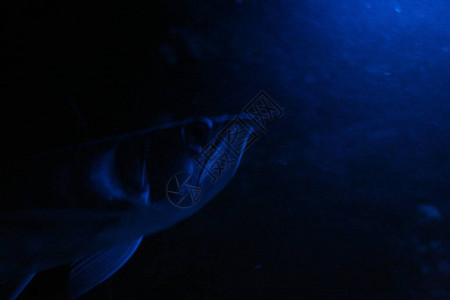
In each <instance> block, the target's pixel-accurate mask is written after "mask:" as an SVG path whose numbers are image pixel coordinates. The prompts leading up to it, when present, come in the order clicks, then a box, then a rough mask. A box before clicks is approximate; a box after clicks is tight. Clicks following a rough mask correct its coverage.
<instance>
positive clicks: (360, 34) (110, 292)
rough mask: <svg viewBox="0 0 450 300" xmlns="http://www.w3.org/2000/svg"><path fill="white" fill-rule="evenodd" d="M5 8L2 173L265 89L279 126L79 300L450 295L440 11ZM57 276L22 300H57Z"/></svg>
mask: <svg viewBox="0 0 450 300" xmlns="http://www.w3.org/2000/svg"><path fill="white" fill-rule="evenodd" d="M1 6H2V10H1V11H2V18H1V28H2V29H1V36H2V40H3V41H2V48H3V55H2V56H1V58H0V59H1V62H2V65H3V67H2V70H3V71H2V72H1V73H2V75H1V76H2V77H1V93H2V104H1V105H2V108H1V109H0V114H1V118H0V119H1V120H0V122H1V133H2V136H3V139H2V143H1V145H2V160H3V161H7V160H12V159H20V158H22V157H25V156H27V155H30V154H33V153H39V152H42V151H46V150H50V149H55V148H59V147H63V146H67V145H73V144H77V143H82V142H86V141H90V140H95V139H99V138H102V137H106V136H111V135H115V134H120V133H127V132H132V131H134V130H137V129H142V128H146V127H149V126H151V125H154V124H161V123H164V122H169V121H172V120H176V119H180V118H183V117H187V116H192V115H219V114H223V113H237V112H240V111H241V110H242V108H243V107H244V106H245V105H246V104H247V103H249V102H250V101H251V100H252V99H253V97H254V96H255V95H256V94H257V93H258V92H259V91H260V90H265V91H266V92H267V93H268V94H269V95H270V96H271V97H272V98H273V99H274V101H276V102H277V103H278V104H279V105H280V106H282V107H283V108H284V110H285V115H284V117H283V118H282V119H277V120H273V121H271V122H268V124H267V132H266V133H265V134H264V135H263V136H262V137H261V138H260V140H258V141H257V142H256V143H255V144H254V145H253V146H252V147H251V148H250V149H249V150H248V151H247V152H246V153H245V155H244V159H243V162H242V165H241V167H240V169H239V170H238V172H237V174H236V176H235V178H234V179H233V180H232V182H231V183H230V184H229V185H228V186H227V188H226V189H225V190H224V191H223V192H222V193H221V194H220V195H219V196H218V197H217V198H216V199H214V200H213V201H212V202H211V203H209V204H208V205H207V206H206V207H205V208H204V209H202V210H201V211H200V212H199V213H198V214H196V215H195V216H193V217H191V218H190V219H188V220H185V221H183V222H181V223H179V224H177V225H176V226H174V227H173V228H170V229H168V230H165V231H163V232H161V233H158V234H156V235H154V236H150V237H147V238H146V239H144V241H143V243H142V244H141V246H140V247H139V249H138V251H137V252H136V254H135V255H134V256H133V257H132V258H131V260H130V261H129V262H128V263H127V264H126V265H125V266H124V267H123V268H122V269H121V270H120V271H119V272H117V274H115V275H114V276H112V277H111V278H110V279H108V280H107V281H106V282H105V283H103V284H102V285H100V286H98V287H96V288H95V289H94V290H92V291H91V292H89V293H87V294H86V295H84V296H83V297H81V299H85V300H87V299H277V298H286V299H289V298H292V299H293V298H295V299H448V298H449V297H450V243H449V242H450V241H449V228H450V227H449V216H450V214H449V213H450V204H449V201H448V200H449V190H450V185H449V184H448V178H449V175H450V157H449V151H450V141H449V133H450V124H449V122H448V119H449V116H450V102H449V100H448V98H449V95H450V84H449V83H450V78H449V75H450V68H449V67H450V18H449V15H450V5H449V4H448V3H447V2H445V1H442V0H436V1H432V2H430V1H418V0H408V1H406V0H401V1H362V0H344V1H331V0H314V1H313V0H305V1H288V0H276V1H275V0H260V1H256V0H240V1H232V0H228V1H225V0H217V1H193V0H192V1H191V0H178V1H174V0H168V1H142V2H139V3H125V2H122V3H119V4H112V3H106V2H105V3H89V4H86V5H84V4H82V3H80V2H75V1H67V2H64V4H62V3H59V2H57V1H46V2H36V1H21V2H20V3H16V2H15V1H6V2H3V3H2V4H1ZM154 159H155V160H157V159H158V158H157V157H155V158H154ZM65 271H67V269H65V268H64V267H61V268H57V269H55V270H50V271H48V272H44V273H43V274H40V275H38V276H37V277H36V278H35V279H34V280H33V281H32V282H31V283H30V285H29V286H28V287H27V288H26V289H25V291H24V292H23V294H22V295H21V296H20V297H19V299H22V300H23V299H52V298H55V299H59V298H61V297H62V296H61V295H62V294H63V292H64V289H65V281H64V278H65V277H64V274H65Z"/></svg>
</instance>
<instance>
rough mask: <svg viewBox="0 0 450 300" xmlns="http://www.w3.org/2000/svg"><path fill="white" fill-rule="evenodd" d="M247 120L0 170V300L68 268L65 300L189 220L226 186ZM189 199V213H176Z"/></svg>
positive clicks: (180, 128)
mask: <svg viewBox="0 0 450 300" xmlns="http://www.w3.org/2000/svg"><path fill="white" fill-rule="evenodd" d="M236 119H239V120H240V121H241V123H239V122H234V120H236ZM244 119H245V116H244V117H239V116H221V117H216V118H206V117H199V118H191V119H187V120H183V121H180V122H176V123H169V124H164V125H163V126H160V127H157V128H151V129H148V130H144V131H141V132H137V133H134V134H129V135H123V136H118V137H113V138H108V139H105V140H102V141H96V142H92V143H88V144H84V145H80V146H75V147H71V148H66V149H62V150H58V151H54V152H52V153H47V154H43V155H37V156H34V157H30V158H27V159H23V160H21V161H18V162H13V163H4V164H3V165H2V168H1V170H0V176H1V180H2V188H1V189H0V199H1V202H0V209H1V210H0V260H1V261H0V298H2V299H3V297H2V295H6V296H7V297H4V298H6V299H8V298H9V299H14V298H15V297H16V296H17V295H18V294H20V292H21V290H22V289H23V288H24V287H25V286H26V284H27V283H28V282H29V281H30V280H31V279H32V277H33V275H34V274H36V273H37V272H40V271H44V270H47V269H50V268H53V267H56V266H59V265H66V264H68V265H70V266H71V271H70V273H69V276H68V278H69V285H68V286H69V291H68V297H69V298H76V297H78V296H80V295H81V294H83V293H85V292H86V291H88V290H90V289H91V288H93V287H94V286H96V285H97V284H99V283H101V282H102V281H103V280H105V279H106V278H108V277H109V276H111V275H112V274H113V273H114V272H115V271H117V270H118V269H119V268H120V267H121V266H122V265H123V264H124V263H125V262H126V261H127V260H128V259H129V257H130V256H131V255H132V254H133V253H134V251H135V250H136V248H137V247H138V245H139V243H140V241H141V239H142V237H144V236H147V235H151V234H153V233H155V232H158V231H161V230H163V229H165V228H168V227H170V226H172V225H174V224H176V223H177V222H179V221H181V220H183V219H185V218H187V217H189V216H191V215H192V214H194V213H195V212H196V211H198V210H199V209H200V208H201V207H202V206H204V205H205V204H206V203H207V202H208V201H209V200H211V199H212V198H213V197H214V196H215V195H216V194H217V193H218V192H219V191H220V190H221V189H223V187H224V186H225V185H226V184H227V183H228V182H229V181H230V180H231V178H232V177H233V175H234V173H235V171H236V169H237V166H238V165H239V163H240V160H241V158H242V154H243V152H244V150H245V148H246V146H247V143H248V141H249V139H250V137H251V136H252V134H253V132H254V129H253V127H252V126H251V125H245V126H242V120H244ZM239 124H241V125H239ZM248 124H250V123H248ZM230 128H234V129H235V131H230ZM230 134H231V135H232V136H231V135H230ZM237 139H239V142H238V143H236V141H237ZM224 163H226V165H224ZM217 170H219V171H217ZM181 175H184V177H183V176H181ZM182 177H183V178H188V179H189V182H186V183H185V184H184V183H182V182H179V180H178V178H182ZM173 183H175V186H171V184H173ZM173 188H174V189H173ZM193 191H195V192H196V193H198V194H199V195H201V196H199V197H196V198H195V201H194V202H195V203H194V202H192V205H190V206H180V205H177V204H180V203H181V201H185V200H184V199H189V198H190V197H191V198H192V193H193ZM170 193H172V194H170ZM171 198H172V200H173V199H181V200H174V201H175V202H174V201H171Z"/></svg>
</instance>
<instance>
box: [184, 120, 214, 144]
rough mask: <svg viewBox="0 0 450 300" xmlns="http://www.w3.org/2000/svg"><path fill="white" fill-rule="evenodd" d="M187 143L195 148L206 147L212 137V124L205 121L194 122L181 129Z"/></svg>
mask: <svg viewBox="0 0 450 300" xmlns="http://www.w3.org/2000/svg"><path fill="white" fill-rule="evenodd" d="M181 135H182V136H183V139H184V140H185V142H187V143H189V144H190V145H193V146H204V145H206V143H207V142H208V140H209V138H210V136H211V124H209V123H208V122H204V121H194V122H191V123H189V124H186V125H185V126H183V127H182V129H181Z"/></svg>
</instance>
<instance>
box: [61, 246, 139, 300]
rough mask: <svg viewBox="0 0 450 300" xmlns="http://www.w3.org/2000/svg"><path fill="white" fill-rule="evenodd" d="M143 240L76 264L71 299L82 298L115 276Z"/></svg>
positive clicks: (70, 283) (99, 253)
mask: <svg viewBox="0 0 450 300" xmlns="http://www.w3.org/2000/svg"><path fill="white" fill-rule="evenodd" d="M141 240H142V237H140V238H138V239H137V240H134V241H133V242H131V243H128V244H123V245H118V246H115V247H113V248H111V249H109V250H106V251H102V252H98V253H96V254H94V255H91V256H89V257H87V258H85V259H82V260H79V261H76V262H74V263H73V264H72V266H71V267H72V268H71V270H70V272H69V284H68V288H69V290H68V294H69V298H70V299H75V298H77V297H79V296H81V295H82V294H84V293H86V292H87V291H89V290H91V289H92V288H94V287H95V286H97V285H99V284H100V283H102V282H103V281H105V280H106V279H108V278H109V277H110V276H111V275H113V274H114V273H115V272H116V271H117V270H119V269H120V268H121V267H122V266H123V265H124V264H125V263H126V262H127V261H128V259H130V257H131V256H132V255H133V253H134V252H135V251H136V249H137V248H138V246H139V244H140V243H141Z"/></svg>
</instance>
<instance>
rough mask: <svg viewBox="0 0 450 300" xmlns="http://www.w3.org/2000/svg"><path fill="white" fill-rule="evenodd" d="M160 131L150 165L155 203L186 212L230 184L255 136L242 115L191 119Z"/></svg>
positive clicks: (249, 119) (148, 167)
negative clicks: (162, 203) (168, 205)
mask: <svg viewBox="0 0 450 300" xmlns="http://www.w3.org/2000/svg"><path fill="white" fill-rule="evenodd" d="M158 134H161V136H160V137H158V138H157V139H155V140H158V141H159V142H158V144H156V145H155V147H151V148H152V149H151V150H150V151H149V163H148V166H147V174H148V178H149V182H150V190H151V199H152V202H153V203H155V202H160V203H161V202H164V203H165V204H166V205H167V204H170V205H171V206H172V207H175V208H177V209H185V210H196V209H197V208H199V207H201V206H203V205H204V204H206V203H207V202H208V201H210V200H211V199H212V198H214V196H216V195H217V194H218V193H219V192H220V191H221V190H222V189H223V188H224V187H225V186H226V185H227V184H228V183H229V182H230V180H231V179H232V177H233V176H234V174H235V172H236V170H237V168H238V166H239V164H240V162H241V159H242V156H243V154H244V152H245V150H246V149H247V148H248V146H249V145H250V144H251V143H252V142H253V141H254V140H255V139H256V137H257V135H256V130H255V126H254V125H253V123H252V122H251V118H249V117H248V116H247V115H243V114H241V115H226V116H220V117H197V118H192V119H189V120H188V121H186V122H184V123H183V124H180V125H177V126H174V127H170V128H167V129H165V130H161V131H159V132H158Z"/></svg>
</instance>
